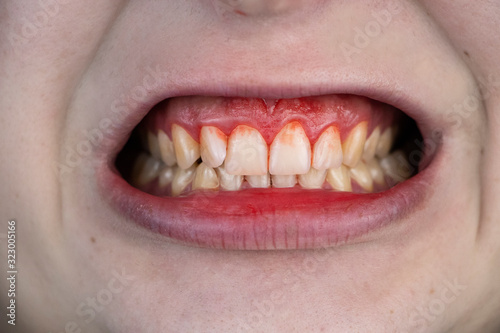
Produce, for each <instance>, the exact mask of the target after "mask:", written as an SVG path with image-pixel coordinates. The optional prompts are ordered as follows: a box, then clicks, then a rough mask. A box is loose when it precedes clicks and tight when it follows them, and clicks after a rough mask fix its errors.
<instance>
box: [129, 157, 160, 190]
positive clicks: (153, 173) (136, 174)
mask: <svg viewBox="0 0 500 333" xmlns="http://www.w3.org/2000/svg"><path fill="white" fill-rule="evenodd" d="M161 167H162V163H161V161H159V160H157V159H156V158H154V157H151V156H150V155H148V154H145V153H142V154H140V155H139V156H138V157H137V159H136V160H135V163H134V167H133V169H132V183H133V184H134V185H135V186H144V185H147V184H148V183H149V182H151V181H152V180H154V179H155V178H156V177H158V174H159V173H160V170H161Z"/></svg>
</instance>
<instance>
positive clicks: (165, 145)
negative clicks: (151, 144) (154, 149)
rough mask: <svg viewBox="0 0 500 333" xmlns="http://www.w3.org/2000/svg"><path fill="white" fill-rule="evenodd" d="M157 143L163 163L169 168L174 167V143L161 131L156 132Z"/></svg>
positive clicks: (175, 160) (175, 162) (175, 161)
mask: <svg viewBox="0 0 500 333" xmlns="http://www.w3.org/2000/svg"><path fill="white" fill-rule="evenodd" d="M158 143H159V149H160V157H161V160H162V161H163V163H165V164H166V165H167V166H169V167H171V166H174V165H176V164H177V159H176V158H175V150H174V143H173V142H172V140H170V138H169V137H168V135H167V134H166V133H165V132H163V131H162V130H159V131H158Z"/></svg>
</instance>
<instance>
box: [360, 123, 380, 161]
mask: <svg viewBox="0 0 500 333" xmlns="http://www.w3.org/2000/svg"><path fill="white" fill-rule="evenodd" d="M379 138H380V128H379V127H378V126H377V127H376V128H375V129H374V130H373V132H372V134H370V136H369V137H368V139H366V142H365V149H364V151H363V160H364V161H365V162H367V161H370V160H372V159H373V158H374V157H375V152H376V151H377V145H378V140H379Z"/></svg>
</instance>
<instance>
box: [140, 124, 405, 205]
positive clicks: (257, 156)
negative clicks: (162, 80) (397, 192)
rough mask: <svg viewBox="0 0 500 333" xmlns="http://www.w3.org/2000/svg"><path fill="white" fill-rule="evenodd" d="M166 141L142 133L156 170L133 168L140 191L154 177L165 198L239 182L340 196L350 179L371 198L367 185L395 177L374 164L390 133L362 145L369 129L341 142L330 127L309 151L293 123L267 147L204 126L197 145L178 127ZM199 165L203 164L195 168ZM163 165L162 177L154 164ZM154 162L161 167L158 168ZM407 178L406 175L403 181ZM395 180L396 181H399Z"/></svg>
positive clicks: (256, 138) (146, 164)
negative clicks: (168, 189)
mask: <svg viewBox="0 0 500 333" xmlns="http://www.w3.org/2000/svg"><path fill="white" fill-rule="evenodd" d="M171 130H172V140H170V138H169V137H168V136H167V134H166V133H165V132H164V131H162V130H159V131H158V134H157V136H156V135H155V134H154V133H152V132H148V135H147V146H148V149H149V151H150V153H151V155H152V157H151V159H153V160H154V161H156V162H155V163H153V162H150V161H147V160H146V159H145V158H144V157H143V156H142V157H141V158H140V159H139V160H138V162H137V165H136V167H135V169H134V173H136V174H140V176H136V177H135V178H134V179H135V180H134V182H135V183H137V185H144V184H146V183H148V182H149V181H151V180H153V179H154V178H155V177H157V176H159V186H160V188H164V187H166V186H168V185H170V184H171V186H172V190H171V192H172V195H179V194H181V193H182V192H183V191H184V190H186V189H187V188H188V186H189V185H190V184H191V188H192V189H193V190H194V189H217V188H219V187H220V188H222V189H224V190H231V191H234V190H238V189H240V188H241V186H242V184H243V181H244V179H246V181H247V182H248V184H249V185H250V186H251V187H270V186H271V184H272V186H274V187H293V186H295V185H296V184H297V182H298V183H299V184H300V185H301V186H302V187H304V188H311V189H317V188H323V186H324V185H325V184H326V183H325V181H326V182H327V184H329V185H330V186H331V187H332V188H333V189H335V190H339V191H352V186H351V179H352V180H353V181H355V182H356V183H357V184H358V185H359V186H360V187H361V188H362V189H364V190H365V191H367V192H371V191H373V189H374V184H377V185H378V186H380V185H383V184H385V175H387V174H390V173H391V170H393V169H395V168H396V167H397V166H395V163H394V162H393V160H394V159H386V160H384V161H383V163H382V167H381V166H380V164H379V162H378V161H377V159H376V158H375V156H379V157H385V156H387V155H388V153H389V151H390V149H391V147H392V142H393V140H394V131H393V129H391V128H387V129H386V130H385V131H384V132H381V130H380V128H379V127H376V128H375V129H374V130H373V131H372V133H371V134H370V136H369V137H368V138H367V133H368V123H367V122H366V121H362V122H360V123H359V124H357V125H356V126H355V127H354V128H353V129H352V130H351V131H350V133H348V135H347V136H346V139H345V140H344V142H341V136H340V132H339V130H338V128H337V127H336V126H329V127H328V128H326V129H325V130H324V131H323V132H322V133H321V135H320V136H319V137H318V139H317V140H316V142H315V143H314V144H313V145H312V149H311V142H310V141H309V138H308V137H307V135H306V133H305V131H304V128H303V127H302V125H301V124H300V123H299V122H298V121H293V122H291V123H289V124H287V125H285V126H284V127H283V128H282V129H281V131H280V132H279V133H278V134H277V135H276V137H275V138H274V140H273V142H272V143H271V145H270V146H268V144H267V143H266V141H265V140H264V138H263V136H262V135H261V134H260V132H259V131H258V130H257V129H255V128H252V127H250V126H247V125H239V126H237V127H236V128H235V129H234V130H233V131H232V132H231V133H230V135H229V137H227V136H226V135H225V134H224V133H223V132H222V131H221V130H220V129H218V128H217V127H214V126H203V127H202V128H201V131H200V137H199V140H200V143H198V142H197V141H196V140H195V139H193V137H191V135H190V134H189V133H188V132H187V131H186V130H185V129H184V128H183V127H181V126H180V125H177V124H174V125H172V129H171ZM200 157H201V160H202V163H201V164H199V163H198V162H197V161H198V159H199V158H200ZM159 159H161V160H162V161H163V163H164V164H165V165H166V167H165V169H164V170H162V171H161V172H160V170H161V166H159V164H158V160H159ZM163 163H161V162H160V165H161V164H163ZM408 176H409V175H408ZM398 180H400V179H398Z"/></svg>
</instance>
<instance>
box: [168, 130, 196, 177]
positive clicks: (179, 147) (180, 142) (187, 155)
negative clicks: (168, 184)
mask: <svg viewBox="0 0 500 333" xmlns="http://www.w3.org/2000/svg"><path fill="white" fill-rule="evenodd" d="M172 141H173V142H174V150H175V157H176V159H177V164H179V167H181V168H182V169H188V168H189V167H191V166H192V165H193V163H194V162H196V160H198V159H199V158H200V145H199V144H198V142H196V141H195V140H194V139H193V138H192V137H191V135H189V133H188V132H187V131H186V130H185V129H184V128H182V127H181V126H179V125H177V124H173V125H172Z"/></svg>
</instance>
